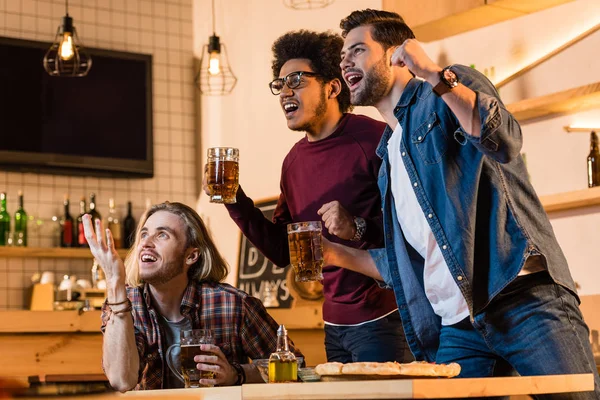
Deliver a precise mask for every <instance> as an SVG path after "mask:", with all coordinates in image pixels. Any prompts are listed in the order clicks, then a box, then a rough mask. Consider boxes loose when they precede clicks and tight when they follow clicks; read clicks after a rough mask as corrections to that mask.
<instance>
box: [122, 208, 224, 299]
mask: <svg viewBox="0 0 600 400" xmlns="http://www.w3.org/2000/svg"><path fill="white" fill-rule="evenodd" d="M158 211H167V212H170V213H172V214H175V215H177V216H179V217H180V218H181V219H182V220H183V223H184V225H185V227H186V228H187V229H186V238H187V241H186V246H185V248H186V249H189V248H190V247H191V248H196V249H198V251H199V252H200V257H198V261H196V263H195V264H193V265H192V266H190V269H189V270H188V279H189V280H196V281H198V282H200V281H205V282H221V281H223V279H225V277H226V276H227V274H228V272H229V267H228V266H227V262H226V261H225V259H224V258H223V257H222V256H221V254H220V253H219V251H218V250H217V247H216V246H215V244H214V242H213V240H212V238H211V237H210V233H209V232H208V230H207V229H206V226H205V225H204V222H203V221H202V218H200V216H199V215H198V213H197V212H196V211H194V210H193V209H192V208H191V207H189V206H186V205H185V204H182V203H171V202H168V201H166V202H164V203H161V204H156V205H153V206H152V207H150V208H149V209H148V210H147V211H146V212H145V213H144V215H142V218H141V219H140V222H139V224H138V226H137V229H136V230H135V242H134V244H133V246H132V247H131V250H129V253H128V254H127V257H126V258H125V270H126V282H127V284H128V285H129V286H132V287H136V286H140V285H142V284H143V282H142V281H141V280H140V266H139V257H138V252H137V248H138V246H139V244H140V231H141V230H142V228H143V227H144V225H145V224H146V221H147V220H148V218H149V217H150V216H151V215H152V214H154V213H156V212H158Z"/></svg>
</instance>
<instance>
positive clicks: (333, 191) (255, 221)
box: [227, 114, 397, 324]
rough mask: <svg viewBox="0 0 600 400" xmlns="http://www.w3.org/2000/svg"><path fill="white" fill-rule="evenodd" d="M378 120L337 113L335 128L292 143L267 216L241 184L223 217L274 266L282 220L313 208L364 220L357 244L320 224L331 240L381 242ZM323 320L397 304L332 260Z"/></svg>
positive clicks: (365, 316) (310, 213)
mask: <svg viewBox="0 0 600 400" xmlns="http://www.w3.org/2000/svg"><path fill="white" fill-rule="evenodd" d="M384 127H385V124H383V123H382V122H379V121H375V120H373V119H371V118H368V117H366V116H359V115H354V114H345V115H344V117H343V118H342V120H341V121H340V124H339V125H338V127H337V129H336V130H335V132H333V133H332V134H331V135H330V136H328V137H327V138H325V139H322V140H319V141H316V142H309V141H308V140H307V138H306V137H304V138H303V139H302V140H300V141H299V142H298V143H296V144H295V145H294V147H292V149H291V150H290V152H289V153H288V155H287V156H286V158H285V160H284V161H283V166H282V170H281V184H280V185H281V194H280V196H279V201H278V204H277V208H276V209H275V211H274V214H273V221H272V222H271V221H269V220H267V219H266V218H264V216H263V215H262V212H261V211H260V210H259V209H257V208H255V207H254V203H253V202H252V200H251V199H250V198H248V197H247V196H246V195H245V193H244V191H243V190H242V189H241V187H240V189H239V190H238V193H237V203H236V204H228V205H227V209H228V211H229V215H230V216H231V218H232V219H233V220H234V221H235V223H236V224H237V225H238V226H239V227H240V229H241V230H242V232H243V233H244V235H246V237H247V238H248V239H249V240H250V241H251V242H252V243H253V244H254V245H255V246H256V247H257V248H258V249H259V250H260V251H261V252H262V253H263V254H264V255H265V256H266V257H267V258H269V259H270V260H271V261H272V262H273V263H274V264H276V265H278V266H280V267H285V266H287V265H288V264H289V262H290V260H289V250H288V242H287V233H286V226H287V224H288V223H290V222H299V221H320V220H321V217H320V216H319V215H318V214H317V210H318V209H319V208H321V206H322V205H323V204H325V203H328V202H330V201H333V200H337V201H339V202H340V203H341V204H342V206H343V207H344V208H345V209H346V210H348V212H350V214H352V215H353V216H360V217H363V218H365V220H366V221H367V230H366V232H365V235H364V237H363V241H361V242H352V241H347V240H342V239H340V238H338V237H336V236H332V235H330V234H329V233H328V232H327V229H325V228H323V234H324V235H325V237H327V238H328V239H329V240H330V241H332V242H337V243H342V244H344V245H346V246H351V247H356V248H359V247H360V248H364V249H367V248H376V247H382V246H383V230H382V225H381V224H382V219H381V200H380V196H379V189H378V187H377V175H378V173H379V166H380V165H381V160H380V159H379V158H378V157H377V155H376V154H375V149H376V148H377V145H378V143H379V140H380V138H381V135H382V133H383V129H384ZM323 277H324V282H323V287H324V288H323V292H324V297H325V301H324V304H323V319H324V320H325V322H329V323H333V324H358V323H361V322H365V321H369V320H372V319H375V318H378V317H380V316H382V315H385V314H387V313H389V312H390V311H392V310H394V309H396V308H397V305H396V300H395V297H394V293H393V291H391V290H386V289H381V288H380V287H379V286H378V284H377V283H376V281H375V280H374V279H372V278H369V277H367V276H365V275H362V274H359V273H356V272H353V271H349V270H347V269H344V268H340V267H337V266H333V265H328V266H326V267H324V268H323Z"/></svg>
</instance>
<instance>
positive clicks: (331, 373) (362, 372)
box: [315, 361, 460, 381]
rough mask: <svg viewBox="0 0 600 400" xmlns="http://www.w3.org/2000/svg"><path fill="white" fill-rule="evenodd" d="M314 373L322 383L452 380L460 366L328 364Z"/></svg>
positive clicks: (394, 363)
mask: <svg viewBox="0 0 600 400" xmlns="http://www.w3.org/2000/svg"><path fill="white" fill-rule="evenodd" d="M315 372H316V373H317V374H319V375H320V376H321V380H322V381H340V380H342V381H347V380H378V379H415V378H453V377H455V376H457V375H458V374H460V365H458V364H457V363H450V364H436V363H428V362H426V361H413V362H411V363H397V362H384V363H378V362H355V363H346V364H342V363H338V362H329V363H324V364H319V365H317V366H316V367H315Z"/></svg>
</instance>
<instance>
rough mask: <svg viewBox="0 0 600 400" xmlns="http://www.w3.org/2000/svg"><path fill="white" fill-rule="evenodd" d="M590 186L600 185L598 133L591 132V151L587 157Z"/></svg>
mask: <svg viewBox="0 0 600 400" xmlns="http://www.w3.org/2000/svg"><path fill="white" fill-rule="evenodd" d="M587 176H588V187H595V186H600V151H599V150H598V135H596V132H594V131H592V133H591V134H590V153H589V154H588V157H587Z"/></svg>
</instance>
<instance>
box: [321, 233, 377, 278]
mask: <svg viewBox="0 0 600 400" xmlns="http://www.w3.org/2000/svg"><path fill="white" fill-rule="evenodd" d="M325 264H326V265H337V266H339V267H342V268H346V269H349V270H351V271H354V272H359V273H361V274H363V275H366V276H369V277H371V278H374V279H377V280H379V281H382V280H383V278H382V277H381V274H380V273H379V271H378V270H377V266H376V265H375V261H374V260H373V258H372V257H371V255H370V254H369V252H368V251H366V250H360V249H354V248H351V247H347V246H344V245H341V244H339V243H332V242H327V243H326V246H325Z"/></svg>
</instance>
